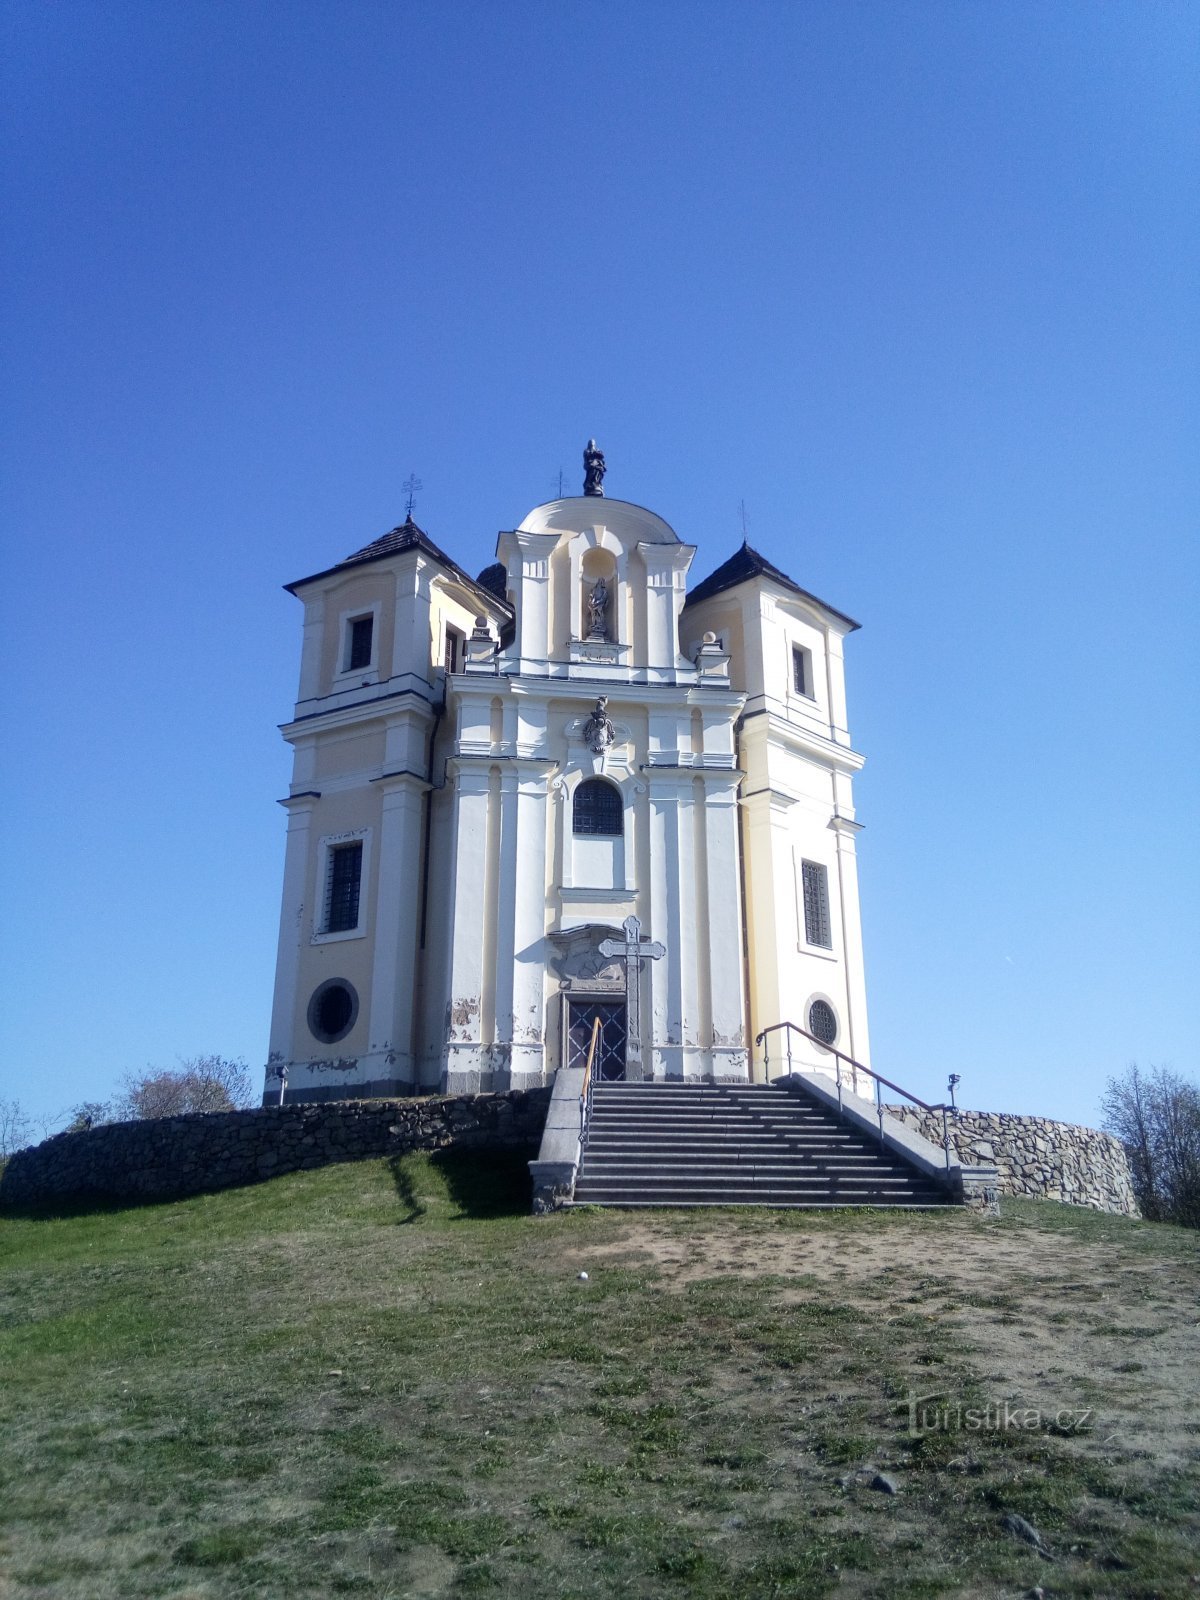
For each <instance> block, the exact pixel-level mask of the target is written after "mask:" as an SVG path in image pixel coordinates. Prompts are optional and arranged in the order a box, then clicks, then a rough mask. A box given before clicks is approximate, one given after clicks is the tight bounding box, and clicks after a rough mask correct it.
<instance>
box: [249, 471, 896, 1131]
mask: <svg viewBox="0 0 1200 1600" xmlns="http://www.w3.org/2000/svg"><path fill="white" fill-rule="evenodd" d="M584 464H585V482H584V492H583V493H582V494H581V495H579V496H569V497H567V498H564V499H559V500H552V501H550V502H549V503H548V504H546V505H539V506H537V507H535V508H534V509H533V510H532V511H531V512H530V513H529V514H528V516H526V517H525V519H524V520H523V521H522V522H521V524H520V526H519V527H517V528H514V529H513V530H512V531H511V532H504V533H501V534H500V536H499V540H498V543H497V548H496V555H497V561H496V563H495V564H494V565H493V566H489V567H487V568H486V569H485V570H484V571H483V572H481V573H480V574H479V575H478V577H474V578H472V577H470V576H469V575H468V574H467V573H466V572H465V571H463V569H462V568H461V567H460V566H458V565H457V563H456V562H455V561H454V560H453V559H452V558H451V557H450V556H449V555H447V554H446V553H445V552H444V551H443V550H442V549H440V548H439V546H438V545H437V544H436V543H435V542H434V541H433V539H431V538H430V537H429V536H428V535H427V534H426V533H424V532H423V531H422V530H421V529H420V528H419V527H418V526H417V525H416V523H415V522H414V521H413V519H412V513H411V510H410V512H409V516H408V520H407V521H406V522H405V523H404V524H403V525H402V526H400V527H398V528H394V529H392V531H391V532H390V533H385V534H384V535H383V536H382V537H381V538H378V539H376V540H375V541H374V542H373V543H371V544H368V545H365V546H364V547H363V548H362V549H359V550H356V551H355V552H354V553H353V554H352V555H350V556H347V557H346V558H345V559H344V560H342V561H339V562H337V563H336V564H335V565H333V566H330V567H328V568H326V569H325V570H324V571H322V572H317V573H314V574H313V576H311V577H308V578H302V579H300V580H299V581H298V582H295V583H291V584H289V585H288V586H287V587H288V589H289V590H290V592H291V593H292V594H294V595H295V596H296V598H297V599H298V600H300V602H301V603H302V604H303V607H304V632H303V646H302V650H301V659H300V685H299V694H298V698H297V702H296V707H295V711H294V713H293V716H292V719H291V721H289V722H288V723H287V724H286V725H285V726H284V727H283V730H282V731H283V735H284V738H285V739H286V740H287V741H288V743H289V744H290V745H291V746H292V749H293V752H294V768H293V779H292V784H291V791H290V793H289V795H288V797H287V798H286V799H285V800H283V801H282V804H283V806H284V807H285V808H286V810H287V813H288V832H287V851H286V861H285V868H284V883H283V908H282V914H281V918H280V934H279V955H278V967H277V973H276V980H275V1000H274V1011H273V1017H272V1023H271V1046H270V1050H271V1054H270V1061H269V1063H268V1067H267V1083H266V1098H268V1099H275V1098H277V1097H278V1094H279V1091H280V1080H281V1075H283V1076H285V1077H286V1085H287V1088H286V1093H287V1098H288V1100H292V1101H303V1100H326V1099H347V1098H354V1097H363V1096H380V1095H403V1094H411V1093H414V1092H416V1093H435V1092H438V1091H439V1090H441V1091H443V1092H449V1093H460V1092H467V1091H474V1090H480V1089H505V1088H526V1087H530V1086H533V1085H537V1084H543V1083H545V1082H547V1081H548V1080H549V1079H550V1078H551V1077H552V1076H553V1074H554V1073H555V1072H556V1070H557V1069H558V1067H559V1066H560V1065H564V1064H565V1065H568V1066H575V1065H581V1064H582V1060H583V1057H584V1056H585V1055H586V1052H587V1050H588V1047H589V1044H590V1041H591V1038H592V1034H593V1027H594V1023H595V1022H596V1020H597V1019H599V1021H600V1024H601V1027H600V1032H599V1047H598V1056H597V1061H596V1069H597V1071H598V1072H599V1074H600V1076H601V1077H603V1078H608V1079H612V1078H625V1079H628V1080H636V1079H655V1080H661V1081H665V1080H685V1081H688V1082H694V1081H709V1080H711V1081H717V1082H746V1081H751V1080H753V1079H754V1078H755V1077H756V1076H758V1077H760V1076H761V1068H760V1066H759V1062H760V1060H761V1052H760V1051H759V1052H756V1051H755V1050H754V1048H753V1040H754V1038H755V1035H756V1034H758V1033H760V1032H761V1031H762V1030H763V1029H764V1028H768V1027H770V1026H772V1025H773V1024H776V1023H780V1022H784V1021H792V1022H794V1023H798V1024H799V1025H800V1027H801V1028H803V1029H805V1030H807V1032H808V1033H809V1034H811V1035H813V1036H814V1037H813V1038H812V1039H811V1040H806V1039H803V1038H800V1037H799V1036H793V1037H794V1042H793V1051H794V1053H795V1065H796V1066H797V1067H798V1068H802V1069H804V1070H808V1071H818V1072H821V1071H824V1072H830V1071H832V1070H833V1057H832V1056H831V1055H830V1053H829V1052H828V1051H826V1050H824V1049H823V1048H822V1044H821V1043H820V1042H818V1041H823V1042H824V1043H826V1044H832V1045H836V1047H837V1049H838V1050H840V1051H843V1052H844V1053H845V1054H846V1055H849V1056H851V1057H853V1058H855V1059H857V1060H858V1061H860V1062H862V1063H863V1064H864V1065H869V1064H870V1052H869V1046H868V1040H867V1013H866V994H865V986H864V979H863V957H862V937H861V929H860V923H859V905H858V877H857V868H856V861H855V834H856V832H857V830H858V827H859V824H858V823H857V822H856V821H855V817H854V806H853V801H852V795H851V785H852V781H853V777H854V774H855V773H856V772H857V771H858V770H859V768H860V767H861V765H862V761H863V758H862V756H861V755H859V754H857V753H856V752H855V750H854V749H853V747H852V745H851V742H850V734H849V732H848V729H847V718H846V695H845V682H844V672H843V660H842V642H843V640H844V639H845V637H846V635H847V634H848V633H850V632H852V631H853V630H854V629H855V628H856V627H857V626H858V624H857V623H855V622H854V621H852V620H851V618H850V617H848V616H846V615H845V614H844V613H842V612H841V611H837V610H835V609H834V608H833V607H832V606H830V605H827V604H826V603H825V602H824V601H822V600H818V599H817V598H816V597H815V596H814V595H812V594H810V593H808V591H807V590H805V589H803V588H801V587H800V585H799V584H798V583H797V582H796V581H795V580H794V579H792V578H791V577H789V576H788V575H787V574H786V573H784V572H782V571H780V570H779V569H778V568H777V567H775V566H773V565H772V564H771V562H769V561H767V560H766V559H765V558H764V557H763V556H761V555H759V554H758V553H757V552H756V551H755V550H753V549H751V548H750V546H749V545H746V544H743V545H742V547H741V549H740V550H738V551H737V552H736V553H735V554H734V555H732V556H731V557H730V559H729V560H727V561H726V562H724V564H723V565H721V566H719V567H718V568H717V569H716V571H714V572H712V573H711V574H710V575H709V576H708V577H707V578H705V579H704V580H703V581H702V582H700V583H698V584H696V585H695V586H694V587H692V588H691V589H689V587H688V573H689V570H690V568H691V565H692V561H693V558H694V556H695V554H696V549H695V546H694V545H691V544H687V543H684V542H683V540H681V539H680V537H679V535H678V534H677V533H676V532H675V531H674V529H673V528H672V527H671V526H670V525H669V524H668V523H667V522H665V521H664V520H663V518H662V517H660V516H658V515H656V514H655V513H654V512H652V511H647V510H645V509H644V508H643V507H642V506H639V505H634V504H632V503H630V502H629V501H625V500H616V499H613V498H611V497H609V496H607V495H606V494H605V491H604V488H603V479H604V476H605V470H606V469H605V462H604V457H603V455H602V454H601V453H600V451H599V450H597V449H596V447H595V444H594V442H592V443H590V444H589V446H588V449H587V451H586V452H585V455H584Z"/></svg>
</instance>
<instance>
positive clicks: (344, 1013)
mask: <svg viewBox="0 0 1200 1600" xmlns="http://www.w3.org/2000/svg"><path fill="white" fill-rule="evenodd" d="M357 1020H358V995H357V994H356V992H355V989H354V985H353V984H351V983H348V982H347V981H346V979H345V978H327V979H326V980H325V982H324V983H322V984H319V985H318V986H317V988H316V989H314V990H313V996H312V999H311V1000H310V1001H309V1002H308V1028H309V1032H310V1033H311V1034H312V1035H313V1037H314V1038H317V1039H320V1041H321V1043H322V1044H336V1043H337V1041H338V1040H339V1039H344V1038H345V1037H346V1035H347V1034H348V1033H349V1032H350V1029H351V1028H352V1027H353V1026H354V1024H355V1022H357Z"/></svg>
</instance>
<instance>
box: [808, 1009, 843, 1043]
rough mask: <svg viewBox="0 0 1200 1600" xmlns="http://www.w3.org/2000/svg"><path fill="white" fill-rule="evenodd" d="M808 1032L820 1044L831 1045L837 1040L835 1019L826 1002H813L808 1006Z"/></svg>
mask: <svg viewBox="0 0 1200 1600" xmlns="http://www.w3.org/2000/svg"><path fill="white" fill-rule="evenodd" d="M808 1031H809V1033H811V1034H812V1035H813V1036H814V1038H817V1039H820V1041H821V1043H822V1044H832V1043H833V1041H834V1040H835V1039H836V1038H837V1018H836V1017H835V1016H834V1014H833V1007H832V1006H831V1005H830V1004H829V1003H828V1002H827V1001H825V1000H814V1001H813V1003H812V1005H810V1006H809V1008H808Z"/></svg>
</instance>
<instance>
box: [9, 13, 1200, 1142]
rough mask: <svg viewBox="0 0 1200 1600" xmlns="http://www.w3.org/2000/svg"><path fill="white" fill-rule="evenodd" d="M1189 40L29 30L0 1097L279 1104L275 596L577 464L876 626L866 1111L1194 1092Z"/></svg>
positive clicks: (12, 348) (443, 28)
mask: <svg viewBox="0 0 1200 1600" xmlns="http://www.w3.org/2000/svg"><path fill="white" fill-rule="evenodd" d="M1198 19H1200V12H1198V11H1197V9H1196V7H1195V6H1194V5H1177V4H1173V3H1170V0H1154V3H1149V0H1146V3H1138V4H1125V3H1096V0H1088V3H1086V4H1084V3H1078V4H1076V3H1054V0H1050V3H1047V0H1037V3H1022V0H1017V3H1005V4H1002V5H1001V4H981V3H970V4H967V3H962V4H945V3H937V0H921V3H919V4H905V3H894V4H879V3H877V0H866V3H858V4H853V5H851V4H847V3H843V0H836V3H827V0H818V3H809V4H800V3H792V4H783V3H780V4H762V3H755V0H750V3H746V0H738V3H737V4H734V3H732V0H727V3H725V4H722V5H705V4H684V3H682V0H679V3H676V4H666V3H661V0H659V3H645V0H640V3H638V4H636V5H627V4H605V5H599V6H597V5H590V6H585V5H583V4H574V3H570V4H562V3H560V4H550V3H543V4H529V3H522V0H505V3H504V4H502V5H500V4H494V3H488V4H469V3H457V4H451V5H439V4H434V3H433V0H428V3H423V4H363V3H355V0H326V3H323V4H311V3H304V0H288V3H287V4H286V5H281V4H263V3H257V4H256V3H253V0H236V3H222V0H203V3H195V0H171V3H170V4H169V5H164V4H159V3H157V0H155V3H144V4H127V3H122V0H105V3H103V4H101V3H99V0H87V3H80V0H56V3H55V4H52V5H51V4H45V3H43V0H37V3H29V0H16V3H14V0H6V4H5V6H4V12H3V38H2V39H0V56H2V57H3V60H4V66H3V72H4V76H5V82H4V84H3V97H4V100H5V101H6V103H7V109H6V112H5V118H6V138H5V156H4V168H3V184H2V189H3V192H2V194H0V201H2V206H3V214H4V217H5V219H6V221H5V224H4V252H5V257H6V260H5V282H6V289H5V291H4V293H5V331H4V335H3V341H4V342H3V363H4V369H5V372H6V379H7V381H6V384H5V410H4V435H3V456H4V460H3V465H4V472H3V478H4V485H3V490H2V501H0V508H2V516H3V527H4V532H5V541H6V557H5V564H4V576H5V605H4V616H5V625H4V630H3V633H4V644H5V647H6V649H5V656H6V665H5V670H4V675H3V682H4V686H5V691H6V693H5V699H6V702H7V705H6V708H5V716H6V727H7V730H8V731H7V736H6V738H5V741H4V752H3V753H4V758H5V768H6V770H5V775H4V783H3V796H4V801H5V812H6V818H7V827H6V846H5V849H4V852H3V868H4V879H5V888H4V907H5V919H4V920H5V927H4V936H5V945H6V955H5V959H4V964H3V969H4V978H5V989H6V998H5V1002H4V1017H5V1020H6V1024H7V1025H6V1027H5V1030H4V1039H3V1047H4V1060H3V1066H2V1068H0V1071H2V1074H3V1076H2V1078H0V1095H3V1096H6V1097H7V1096H13V1095H16V1096H18V1097H19V1098H20V1099H21V1100H22V1101H23V1102H24V1103H25V1104H26V1106H27V1107H28V1108H29V1109H31V1110H33V1111H37V1112H47V1113H52V1112H55V1111H58V1110H59V1109H61V1108H64V1107H66V1106H67V1105H69V1104H70V1103H72V1102H74V1101H78V1100H80V1099H83V1098H101V1097H103V1096H105V1095H106V1094H107V1093H108V1092H109V1091H110V1089H111V1088H112V1086H113V1085H114V1083H115V1081H116V1080H117V1079H118V1078H119V1076H120V1075H121V1073H122V1072H123V1071H125V1070H126V1069H134V1070H140V1069H142V1068H144V1067H146V1066H148V1065H156V1066H160V1065H161V1066H170V1065H173V1064H174V1063H175V1061H176V1060H177V1058H179V1057H185V1056H190V1055H195V1054H199V1053H209V1052H216V1053H220V1054H223V1055H228V1056H238V1055H241V1056H244V1057H245V1058H246V1060H247V1061H248V1062H250V1063H251V1064H252V1065H253V1066H254V1067H255V1068H256V1069H258V1068H259V1067H260V1066H261V1064H262V1062H263V1061H264V1059H265V1055H266V1042H267V1027H268V1021H269V1012H270V1002H271V986H272V979H273V972H274V959H275V941H276V932H277V919H278V897H279V890H280V883H281V876H282V865H283V840H284V822H285V818H284V814H283V812H282V811H281V810H280V809H279V808H278V807H277V806H276V804H275V800H276V798H277V797H278V796H280V795H282V794H284V793H285V792H286V788H287V782H288V777H289V771H290V768H289V760H288V752H287V749H286V746H285V745H284V744H283V741H282V740H281V739H280V737H279V735H278V733H277V732H276V724H278V723H280V722H282V721H284V720H285V719H286V718H287V716H288V715H289V713H290V709H291V705H292V701H293V698H294V694H295V684H296V674H297V670H298V663H299V647H300V608H299V606H298V604H297V602H296V601H295V600H293V599H292V598H291V597H290V596H288V595H286V594H284V593H283V591H282V589H281V587H280V586H281V585H282V584H283V583H284V582H286V581H288V580H290V579H295V578H298V577H301V576H303V575H306V574H307V573H310V572H313V571H317V570H319V569H321V568H323V567H326V566H329V565H330V564H331V563H333V562H335V561H337V560H339V559H340V558H341V557H343V556H345V555H347V554H348V553H349V552H350V551H351V550H354V549H356V548H358V547H359V546H361V545H362V544H364V543H366V542H367V541H368V540H370V539H371V538H373V537H375V536H377V535H378V534H380V533H382V532H384V531H385V530H386V529H387V528H389V527H391V526H393V525H394V524H395V523H397V522H399V521H401V520H402V519H403V513H404V493H403V490H402V487H401V485H402V483H403V481H404V479H405V478H406V477H407V475H408V474H409V473H410V472H414V471H415V472H416V473H417V474H418V475H419V476H420V478H421V479H422V480H423V483H424V489H423V492H422V493H421V495H420V497H419V500H418V505H417V519H418V521H419V522H420V523H421V524H422V526H424V527H425V528H426V529H427V530H428V531H429V533H430V534H431V535H432V536H433V538H434V539H436V540H437V541H438V542H439V543H440V544H441V545H442V546H443V547H444V548H445V549H447V550H448V551H450V553H451V554H453V555H455V556H456V557H457V559H458V560H459V561H460V562H461V563H462V564H463V565H464V566H466V567H468V568H470V569H472V570H478V569H479V568H481V567H483V566H484V565H485V564H486V563H487V562H488V561H489V560H491V559H492V557H493V552H494V546H495V536H496V532H497V530H498V529H501V528H509V527H512V526H514V525H515V524H516V523H517V522H518V521H519V520H520V519H521V518H522V516H523V515H524V514H525V513H526V511H527V510H528V509H529V508H530V507H531V506H533V505H535V504H537V503H539V502H540V501H543V500H546V499H550V498H553V497H555V496H556V495H557V492H558V491H557V483H558V472H559V470H560V468H561V469H562V470H563V472H564V473H565V474H566V482H567V486H568V492H578V489H579V487H580V477H581V471H580V452H581V448H582V446H583V444H584V442H585V440H586V439H587V437H588V436H589V434H594V435H595V436H596V437H597V439H598V440H599V441H600V443H601V445H602V446H603V448H604V449H605V451H606V453H607V457H608V466H609V471H608V478H607V480H606V485H605V487H606V490H607V491H608V492H609V493H610V494H611V495H613V496H616V497H618V498H625V499H630V500H633V501H636V502H638V503H640V504H643V505H646V506H650V507H652V508H653V509H654V510H656V511H658V512H659V513H661V514H662V515H663V516H664V517H665V518H666V519H667V521H668V522H669V523H671V525H672V526H673V527H674V528H675V529H676V531H677V532H678V533H679V534H680V536H681V537H682V538H684V539H685V540H687V541H688V542H690V543H694V544H696V545H697V546H698V547H699V551H698V555H697V557H696V562H695V564H694V566H693V577H694V578H698V577H700V576H703V574H704V573H706V572H708V571H709V570H711V568H712V567H714V566H716V565H717V564H718V563H719V562H720V561H722V560H724V559H725V558H726V557H727V556H728V555H729V554H730V553H731V552H732V550H733V549H734V548H735V547H736V546H737V545H738V543H740V540H741V522H740V516H739V503H740V502H742V501H744V502H745V505H746V515H747V518H748V526H749V537H750V540H751V543H753V544H754V545H756V546H757V547H758V548H759V549H761V550H762V551H763V552H764V554H766V555H767V556H769V557H770V559H772V560H773V561H775V562H776V563H777V564H778V565H780V566H782V567H783V568H784V569H785V570H786V571H788V572H790V573H791V574H792V575H793V576H794V577H795V578H796V580H797V581H798V582H799V583H801V584H802V585H804V586H805V587H806V588H809V589H811V590H813V591H814V592H815V593H817V594H819V595H821V596H822V597H823V598H825V599H827V600H828V601H829V602H830V603H831V604H832V605H834V606H836V607H838V608H839V609H841V610H843V611H847V612H849V613H850V614H851V615H852V616H855V617H858V618H859V619H860V620H861V621H862V623H863V629H862V631H861V632H860V633H857V634H855V635H854V636H853V637H852V638H851V640H850V641H849V644H848V649H847V664H848V676H849V694H850V722H851V731H852V734H853V736H854V739H855V742H856V744H857V745H858V747H859V748H860V749H862V750H864V751H865V752H866V754H867V757H868V764H867V767H866V769H865V771H864V772H863V774H862V776H861V778H860V779H859V782H858V786H857V795H856V798H857V801H858V805H859V817H860V820H862V821H863V822H864V823H865V824H866V831H865V832H864V833H863V834H862V835H861V837H860V864H861V874H862V896H863V916H864V925H865V937H866V949H867V980H868V1002H869V1010H870V1019H871V1027H872V1040H873V1051H874V1060H875V1065H876V1067H877V1068H878V1070H880V1071H882V1072H884V1073H886V1074H888V1075H889V1076H892V1077H895V1078H897V1079H898V1080H899V1081H900V1082H901V1083H904V1084H906V1085H907V1086H909V1087H911V1088H913V1089H914V1090H915V1091H916V1092H918V1093H921V1094H923V1095H925V1096H926V1097H927V1098H928V1097H940V1094H941V1092H942V1089H943V1086H944V1082H945V1075H946V1073H947V1072H948V1071H951V1070H953V1071H957V1072H960V1073H961V1074H962V1079H963V1085H962V1095H963V1100H964V1103H966V1104H968V1105H973V1106H979V1107H985V1108H988V1109H994V1110H1014V1111H1016V1110H1020V1111H1028V1112H1038V1113H1042V1114H1045V1115H1051V1116H1058V1117H1064V1118H1069V1119H1073V1120H1080V1121H1088V1120H1093V1119H1094V1118H1095V1117H1096V1115H1097V1097H1098V1094H1099V1091H1100V1089H1101V1088H1102V1086H1103V1081H1104V1079H1105V1077H1106V1075H1108V1074H1109V1073H1112V1072H1117V1071H1120V1070H1121V1069H1122V1068H1123V1067H1124V1066H1125V1064H1126V1063H1127V1062H1129V1061H1131V1060H1138V1061H1140V1062H1141V1063H1143V1064H1148V1063H1152V1062H1154V1063H1157V1062H1169V1063H1172V1064H1173V1065H1174V1066H1175V1067H1176V1068H1177V1069H1178V1070H1180V1071H1182V1072H1185V1073H1194V1072H1195V1063H1196V1055H1195V1040H1196V1031H1197V1021H1198V1016H1197V1012H1198V1009H1200V1008H1198V1007H1197V992H1198V991H1200V985H1197V983H1196V965H1197V959H1196V958H1197V945H1198V940H1197V903H1198V900H1200V895H1198V889H1200V882H1198V879H1200V873H1198V871H1197V860H1198V856H1197V842H1196V840H1197V831H1198V829H1197V820H1198V819H1197V805H1196V799H1197V776H1198V771H1197V738H1196V735H1197V717H1196V703H1197V697H1196V685H1197V681H1198V679H1200V660H1198V652H1197V643H1196V638H1197V627H1196V616H1197V609H1198V603H1200V583H1198V581H1197V580H1198V567H1197V556H1196V522H1197V507H1198V504H1200V493H1198V488H1200V485H1198V482H1197V479H1198V476H1200V474H1198V472H1197V462H1198V460H1200V456H1198V454H1197V451H1196V423H1197V405H1196V398H1197V377H1198V369H1200V363H1198V361H1197V354H1198V345H1200V340H1198V338H1197V332H1198V329H1197V321H1198V318H1197V281H1198V275H1197V261H1198V255H1200V251H1198V249H1197V244H1198V242H1200V226H1198V223H1197V217H1198V214H1200V213H1198V208H1197V178H1198V176H1200V161H1198V159H1197V143H1198V140H1197V98H1196V85H1197V81H1198V74H1197V68H1198V65H1200V60H1198V57H1200V50H1198V43H1197V29H1198ZM771 1020H774V1019H771Z"/></svg>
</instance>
